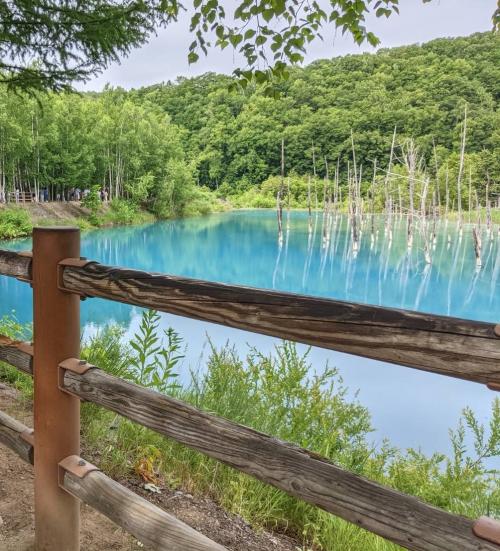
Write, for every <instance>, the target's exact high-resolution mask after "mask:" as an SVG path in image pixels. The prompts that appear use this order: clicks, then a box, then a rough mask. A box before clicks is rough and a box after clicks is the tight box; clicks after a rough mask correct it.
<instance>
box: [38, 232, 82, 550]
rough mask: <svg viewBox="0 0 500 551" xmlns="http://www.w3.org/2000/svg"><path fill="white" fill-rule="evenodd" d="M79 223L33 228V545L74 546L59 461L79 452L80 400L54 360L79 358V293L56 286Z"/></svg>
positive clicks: (76, 519) (74, 524)
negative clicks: (61, 382)
mask: <svg viewBox="0 0 500 551" xmlns="http://www.w3.org/2000/svg"><path fill="white" fill-rule="evenodd" d="M79 256H80V231H79V229H78V228H35V229H34V230H33V270H32V273H33V321H34V327H33V333H34V380H35V391H34V428H35V548H36V551H78V550H79V548H80V544H79V539H80V537H79V536H80V503H79V501H78V500H77V499H76V498H74V497H73V496H71V495H70V494H68V493H66V492H65V491H64V490H62V489H61V488H60V487H59V484H58V478H59V470H58V463H59V462H60V461H61V460H62V459H64V458H65V457H67V456H69V455H79V454H80V402H79V400H78V398H75V397H73V396H70V395H69V394H67V393H65V392H62V391H61V390H59V387H58V365H59V363H60V362H61V361H63V360H65V359H67V358H71V357H73V358H78V357H79V350H80V299H79V297H78V296H77V295H75V294H71V293H66V292H64V291H61V290H60V289H59V287H58V263H59V262H60V261H61V260H63V259H65V258H79Z"/></svg>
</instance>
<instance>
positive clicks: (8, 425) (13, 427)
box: [0, 411, 34, 465]
mask: <svg viewBox="0 0 500 551" xmlns="http://www.w3.org/2000/svg"><path fill="white" fill-rule="evenodd" d="M30 431H31V429H29V428H28V427H27V426H26V425H23V424H22V423H21V422H20V421H17V420H16V419H14V418H13V417H10V416H9V415H7V414H6V413H4V412H3V411H0V443H2V444H3V445H4V446H7V447H8V448H10V449H11V450H12V451H14V452H16V453H17V454H18V455H19V457H20V458H21V459H23V460H24V461H26V463H31V464H32V465H33V460H34V452H33V446H32V445H31V444H29V443H28V442H26V441H25V440H23V438H21V435H22V434H23V433H25V434H27V433H29V432H30Z"/></svg>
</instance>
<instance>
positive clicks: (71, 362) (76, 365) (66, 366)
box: [59, 358, 95, 375]
mask: <svg viewBox="0 0 500 551" xmlns="http://www.w3.org/2000/svg"><path fill="white" fill-rule="evenodd" d="M59 368H60V369H62V370H67V371H73V373H78V375H83V374H84V373H87V371H88V370H89V369H94V368H95V365H92V364H90V363H89V362H87V361H85V360H79V359H78V358H68V359H67V360H64V361H62V362H61V363H60V364H59Z"/></svg>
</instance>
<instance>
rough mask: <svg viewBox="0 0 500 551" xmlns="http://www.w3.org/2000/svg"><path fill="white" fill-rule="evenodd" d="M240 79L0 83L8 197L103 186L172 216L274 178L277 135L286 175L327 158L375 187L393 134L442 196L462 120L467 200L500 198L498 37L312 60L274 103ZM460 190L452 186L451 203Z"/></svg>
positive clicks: (455, 159) (398, 161) (2, 164)
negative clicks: (39, 91)
mask: <svg viewBox="0 0 500 551" xmlns="http://www.w3.org/2000/svg"><path fill="white" fill-rule="evenodd" d="M231 82H232V81H231V78H230V77H228V76H223V75H216V74H211V73H207V74H205V75H203V76H200V77H196V78H189V79H186V78H180V79H178V80H177V81H176V82H175V83H164V84H158V85H155V86H150V87H146V88H142V89H139V90H132V91H130V92H127V91H124V90H121V89H111V88H109V89H105V90H104V91H103V92H102V93H91V94H82V95H76V94H59V95H56V94H49V95H46V96H41V97H39V98H37V99H33V98H24V97H22V96H19V95H13V94H12V93H9V92H7V91H6V89H5V88H0V96H1V97H0V174H1V177H0V183H1V187H2V195H3V191H5V192H8V191H9V190H13V189H14V188H16V187H22V189H28V188H29V190H30V191H31V190H35V191H36V190H38V189H40V188H45V187H48V188H49V190H50V194H51V197H56V195H57V194H58V193H59V194H60V193H63V190H64V189H71V188H74V187H79V188H81V189H84V188H90V187H92V186H96V185H98V186H101V187H104V188H106V189H107V190H108V193H109V196H110V198H114V197H126V198H128V199H131V200H135V201H137V202H142V203H143V204H144V205H146V206H150V207H152V210H156V211H157V212H158V213H160V214H162V215H170V214H176V213H180V212H182V210H183V208H184V207H185V205H186V204H188V203H189V202H190V201H192V200H193V193H194V194H196V193H197V190H200V189H201V188H200V186H206V187H208V188H212V189H218V192H219V195H221V196H224V197H229V198H231V196H234V195H235V194H240V195H241V194H242V193H244V192H247V191H248V189H249V188H251V187H252V186H255V185H260V184H261V183H262V182H264V181H266V180H267V179H268V178H270V177H272V176H274V175H278V174H279V173H280V166H281V146H282V140H283V142H284V148H285V171H286V174H288V175H294V174H295V175H298V176H306V175H309V174H312V173H313V171H316V173H317V175H318V177H323V176H324V175H325V172H326V169H327V168H328V167H327V164H328V163H329V164H330V165H331V166H332V167H335V166H338V170H339V174H346V172H347V168H348V164H349V163H351V166H352V164H353V156H355V158H356V159H355V160H356V164H357V165H358V166H359V169H360V170H362V169H363V167H364V169H363V174H364V175H366V176H364V177H363V180H364V179H365V178H366V180H367V182H368V181H370V180H371V179H372V175H371V172H370V171H371V170H372V168H371V167H372V165H373V163H374V161H376V162H377V167H378V170H380V171H382V172H381V174H383V171H384V170H387V165H388V162H389V153H390V150H391V143H392V140H393V137H394V131H395V130H396V141H395V148H394V159H393V161H392V162H393V165H401V166H402V167H403V168H401V170H403V171H404V164H405V163H404V162H403V159H402V157H403V149H402V147H404V146H405V144H406V148H408V143H409V142H408V140H409V139H411V140H412V142H411V146H412V147H413V148H415V151H418V167H417V169H418V170H419V171H420V172H423V173H426V171H428V172H429V173H432V175H433V177H434V178H435V181H437V182H438V186H441V187H443V190H442V195H443V196H444V181H445V179H446V180H447V181H450V182H456V180H457V175H458V172H459V171H460V167H459V165H460V153H461V147H462V144H463V141H464V131H463V130H464V120H465V117H466V120H467V128H466V130H467V132H466V136H465V143H464V144H463V145H464V155H463V167H462V172H463V174H464V176H463V178H462V182H463V183H462V185H463V187H464V190H463V199H464V201H466V200H467V196H468V190H470V189H474V190H477V191H478V194H479V198H480V200H484V196H485V189H486V182H488V183H489V185H488V189H489V193H490V197H494V196H495V194H498V191H499V188H498V186H499V182H500V155H499V151H500V124H499V123H500V115H499V112H498V99H499V96H500V86H499V82H500V38H499V36H498V34H494V33H484V34H475V35H472V36H470V37H467V38H455V39H439V40H434V41H432V42H429V43H427V44H423V45H421V46H418V45H415V46H405V47H401V48H395V49H390V50H387V49H386V50H380V51H379V52H378V53H376V54H363V55H349V56H344V57H338V58H334V59H332V60H320V61H316V62H314V63H312V64H311V65H309V66H307V67H305V68H295V69H294V70H292V72H291V75H290V78H289V79H288V80H286V81H283V82H282V84H281V85H280V86H281V94H280V96H279V97H278V98H277V99H276V98H270V97H267V96H266V95H265V94H264V93H263V91H262V88H261V87H259V86H253V87H252V86H249V87H247V88H246V90H234V89H231V87H230V84H231ZM313 160H314V161H315V162H314V166H313ZM394 170H395V171H397V168H394ZM196 184H198V186H196ZM341 185H342V182H341ZM471 186H472V188H471ZM271 187H272V186H271ZM200 192H201V191H200ZM456 192H457V188H456V183H454V184H453V186H452V185H451V184H450V201H454V200H455V195H456ZM203 193H205V192H203ZM469 195H470V194H469ZM204 197H205V195H204ZM179 205H180V206H179Z"/></svg>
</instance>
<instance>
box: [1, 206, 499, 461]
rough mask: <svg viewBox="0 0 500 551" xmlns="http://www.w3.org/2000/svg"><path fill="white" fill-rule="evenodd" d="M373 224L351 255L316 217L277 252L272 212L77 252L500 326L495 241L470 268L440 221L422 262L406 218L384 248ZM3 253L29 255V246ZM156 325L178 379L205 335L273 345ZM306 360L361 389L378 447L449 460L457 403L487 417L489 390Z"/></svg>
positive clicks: (141, 230)
mask: <svg viewBox="0 0 500 551" xmlns="http://www.w3.org/2000/svg"><path fill="white" fill-rule="evenodd" d="M285 218H286V214H285ZM285 225H286V222H285ZM376 225H377V229H378V237H377V239H376V240H375V242H374V243H373V244H372V243H371V239H370V235H369V231H368V228H366V227H365V228H364V230H363V232H362V236H361V242H360V248H359V251H358V252H357V254H354V253H353V251H352V247H351V243H350V232H349V230H348V228H347V221H346V219H345V218H341V219H339V221H338V224H337V226H336V227H335V228H334V231H333V232H332V236H331V240H330V241H329V243H328V244H327V245H326V247H325V246H324V243H323V240H322V236H321V229H320V226H321V215H319V216H318V219H317V226H316V228H315V232H314V233H313V235H312V236H310V237H309V235H308V223H307V214H306V213H305V212H292V213H291V216H290V220H289V228H290V229H289V232H287V233H286V234H285V238H284V241H283V245H282V246H281V247H280V246H279V244H278V241H277V236H276V217H275V213H274V212H271V211H264V210H257V211H238V212H232V213H224V214H217V215H210V216H206V217H199V218H190V219H183V220H175V221H170V222H162V223H156V224H152V225H148V226H141V227H125V228H123V227H121V228H111V229H105V230H99V231H93V232H88V233H85V234H84V235H83V236H82V254H84V255H85V256H86V257H88V258H91V259H95V260H98V261H100V262H103V263H105V264H116V265H121V266H126V267H130V268H140V269H145V270H151V271H157V272H165V273H170V274H178V275H184V276H188V277H194V278H199V279H206V280H213V281H220V282H225V283H236V284H243V285H249V286H253V287H262V288H272V289H279V290H284V291H290V292H296V293H302V294H310V295H319V296H324V297H331V298H336V299H341V300H349V301H356V302H363V303H369V304H376V305H382V306H393V307H398V308H406V309H412V310H420V311H423V312H432V313H436V314H445V315H450V316H456V317H462V318H469V319H477V320H482V321H491V322H498V321H500V283H499V273H500V247H499V244H498V239H497V238H496V236H495V239H493V240H491V241H490V240H487V239H486V238H485V239H484V241H483V266H482V268H481V270H479V271H478V270H476V267H475V258H474V250H473V247H472V244H471V236H470V232H469V231H468V230H467V228H466V229H465V231H464V235H463V238H462V239H459V237H458V235H457V233H456V229H455V225H454V224H451V223H450V224H449V225H446V224H445V223H442V224H441V225H439V227H438V231H437V241H436V243H435V246H434V248H433V250H432V264H430V265H429V264H426V263H425V262H424V257H423V253H422V244H421V243H420V242H419V239H418V237H417V238H416V241H415V243H414V246H413V248H412V251H411V253H408V251H407V246H406V237H405V221H404V220H401V221H399V222H398V221H396V225H395V227H394V234H393V239H392V241H391V242H389V240H388V239H387V238H386V237H385V236H384V227H383V221H382V220H376ZM448 236H450V238H451V242H450V240H449V238H448ZM1 246H2V247H3V248H13V249H28V248H30V242H29V240H18V241H11V242H8V243H3V244H2V245H1ZM13 310H15V313H16V316H17V317H18V319H19V320H21V321H31V316H32V309H31V290H30V288H29V287H28V286H27V285H26V284H22V283H20V282H18V281H16V280H13V279H9V278H6V277H0V315H4V314H9V313H11V312H12V311H13ZM139 317H140V310H139V309H137V308H134V307H130V306H127V305H123V304H118V303H113V302H110V301H102V300H98V299H90V300H87V301H85V302H84V303H83V304H82V330H83V331H84V333H87V334H89V333H91V332H93V331H95V330H96V329H97V328H98V327H100V326H102V325H104V324H106V323H109V322H118V323H120V324H123V325H124V326H125V327H126V328H127V331H130V332H134V331H135V330H136V328H137V324H138V321H139ZM163 323H164V324H165V326H167V325H172V326H173V327H174V328H176V329H177V331H178V332H179V333H180V335H181V336H182V337H183V338H184V341H185V342H186V343H187V352H186V358H185V360H184V364H183V366H182V374H181V375H182V376H186V377H187V373H188V372H189V369H193V368H194V369H196V368H198V367H200V368H203V363H204V359H205V358H206V356H207V349H208V346H207V336H209V337H210V339H211V341H212V342H213V343H214V344H215V345H216V346H222V345H224V344H225V343H226V342H229V343H231V344H234V345H235V346H236V347H237V349H238V350H239V351H240V352H241V354H242V355H244V354H245V353H246V351H247V350H248V346H256V347H258V348H259V349H260V350H262V351H271V350H272V348H273V347H274V345H275V344H276V341H275V340H274V339H272V338H269V337H264V336H260V335H255V334H251V333H246V332H243V331H239V330H235V329H228V328H225V327H222V326H217V325H213V324H208V323H203V322H198V321H193V320H189V319H185V318H179V317H176V316H171V315H164V316H163ZM303 348H304V350H305V348H306V347H303ZM309 359H310V361H311V364H312V369H313V370H314V369H321V368H322V367H323V366H324V365H325V364H326V363H327V362H328V363H329V364H330V365H333V366H336V367H337V368H338V369H339V371H340V374H341V375H342V377H343V379H344V383H345V385H346V386H348V387H349V389H350V393H351V395H353V396H354V394H355V393H356V392H357V391H359V393H358V399H359V400H360V402H361V403H362V404H364V405H365V406H367V407H368V408H369V409H370V411H371V413H372V418H373V424H374V426H375V428H376V432H375V433H374V434H373V440H374V441H375V442H377V443H380V442H381V441H382V439H383V438H385V437H388V438H389V439H390V440H391V442H392V443H393V444H395V445H398V446H400V447H403V448H406V447H414V448H421V449H422V450H423V451H425V452H428V453H431V452H434V451H444V452H446V451H448V450H449V444H448V429H449V428H450V427H455V426H456V424H457V421H458V418H459V416H460V412H461V410H462V409H463V408H464V407H465V406H467V405H469V406H471V407H472V408H473V409H474V410H475V411H476V413H477V414H478V416H479V418H480V419H481V420H482V421H483V422H486V421H488V419H489V413H490V408H491V402H492V400H493V398H494V394H493V392H491V391H489V390H487V389H486V388H485V387H483V386H481V385H478V384H475V383H469V382H465V381H460V380H455V379H450V378H447V377H443V376H438V375H432V374H429V373H423V372H419V371H416V370H412V369H408V368H402V367H398V366H393V365H389V364H384V363H382V362H377V361H372V360H367V359H363V358H358V357H355V356H349V355H346V354H341V353H336V352H331V351H327V350H322V349H319V348H314V349H313V350H312V351H311V354H310V356H309Z"/></svg>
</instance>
